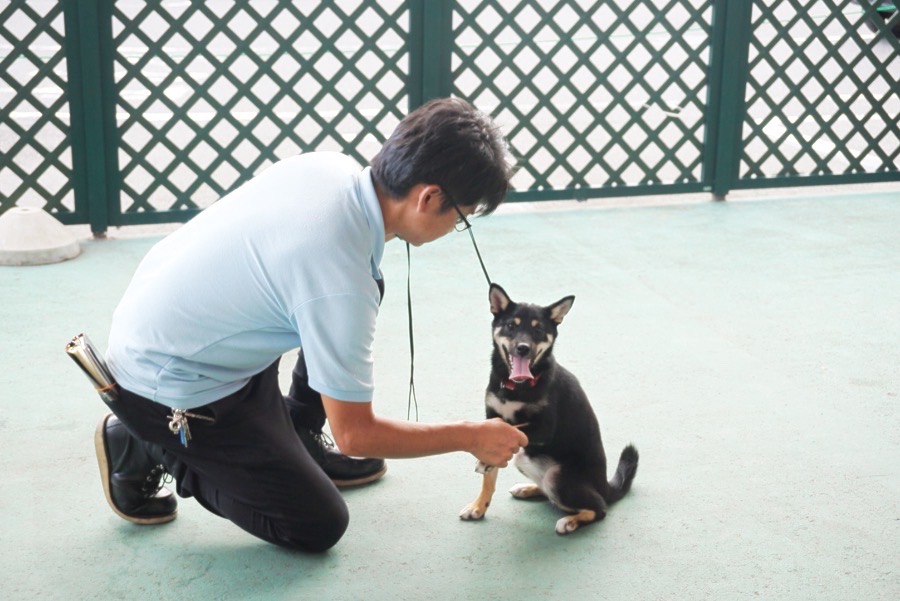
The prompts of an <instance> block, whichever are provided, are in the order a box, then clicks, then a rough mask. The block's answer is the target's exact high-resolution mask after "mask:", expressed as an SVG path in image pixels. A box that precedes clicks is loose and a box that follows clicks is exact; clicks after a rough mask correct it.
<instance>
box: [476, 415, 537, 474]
mask: <svg viewBox="0 0 900 601" xmlns="http://www.w3.org/2000/svg"><path fill="white" fill-rule="evenodd" d="M525 446H528V437H527V436H525V434H524V433H523V432H522V431H521V430H519V429H518V428H516V427H515V426H511V425H509V424H508V423H506V422H505V421H503V420H502V419H500V418H499V417H495V418H493V419H489V420H486V421H484V422H481V423H479V424H478V431H477V435H476V438H475V446H474V448H473V449H472V450H471V452H472V454H473V455H475V457H477V458H478V459H479V461H481V462H482V463H484V464H486V465H491V466H495V467H506V466H507V465H508V464H509V461H510V459H512V458H513V457H514V456H515V454H516V453H518V452H519V449H521V448H522V447H525Z"/></svg>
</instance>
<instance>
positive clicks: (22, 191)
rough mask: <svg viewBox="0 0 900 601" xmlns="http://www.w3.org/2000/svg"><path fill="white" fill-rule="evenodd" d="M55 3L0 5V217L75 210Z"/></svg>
mask: <svg viewBox="0 0 900 601" xmlns="http://www.w3.org/2000/svg"><path fill="white" fill-rule="evenodd" d="M63 30H64V27H63V10H62V5H61V4H60V3H58V2H43V3H41V2H27V3H26V2H16V3H9V2H6V3H0V213H2V212H3V211H4V210H6V209H8V208H11V207H13V206H16V205H19V206H32V207H37V208H46V209H47V210H49V211H51V212H55V213H60V212H66V213H69V214H71V215H73V216H74V215H76V214H77V217H78V218H80V219H85V218H86V217H87V213H86V212H85V211H78V212H76V211H75V197H74V192H73V188H72V185H71V175H72V152H71V143H70V138H69V131H70V120H69V114H70V111H69V104H68V95H67V89H68V84H67V82H68V74H67V65H66V58H65V52H64V49H63V44H64V35H63Z"/></svg>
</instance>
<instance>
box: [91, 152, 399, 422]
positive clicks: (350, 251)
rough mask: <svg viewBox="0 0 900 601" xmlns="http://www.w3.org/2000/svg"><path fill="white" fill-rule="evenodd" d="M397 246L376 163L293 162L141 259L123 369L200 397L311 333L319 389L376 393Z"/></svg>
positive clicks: (154, 387)
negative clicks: (390, 236)
mask: <svg viewBox="0 0 900 601" xmlns="http://www.w3.org/2000/svg"><path fill="white" fill-rule="evenodd" d="M383 252H384V221H383V217H382V214H381V208H380V206H379V204H378V198H377V196H376V195H375V187H374V185H373V183H372V179H371V175H370V170H369V168H368V167H367V168H365V169H362V170H360V168H359V166H358V165H357V164H356V163H355V162H354V161H353V160H352V159H350V158H349V157H346V156H344V155H341V154H338V153H326V152H323V153H310V154H303V155H299V156H295V157H291V158H288V159H284V160H282V161H279V162H278V163H275V164H274V165H272V166H271V167H269V168H268V169H266V170H265V171H263V172H262V173H260V174H259V175H257V176H256V177H255V178H253V179H252V180H250V181H248V182H247V183H245V184H244V185H243V186H241V187H240V188H238V189H237V190H235V191H233V192H231V193H230V194H228V195H227V196H225V197H223V198H222V199H221V200H219V201H218V202H216V203H215V204H213V205H212V206H210V207H209V208H207V209H206V210H204V211H203V212H202V213H201V214H199V215H198V216H197V217H195V218H194V219H192V220H191V221H190V222H188V223H187V224H185V225H184V226H183V227H181V228H180V229H178V230H177V231H176V232H174V233H173V234H171V235H169V236H167V237H166V238H165V239H163V240H162V241H160V242H159V243H158V244H156V245H155V246H154V247H153V248H152V249H151V250H150V252H149V253H148V254H147V256H146V257H145V258H144V259H143V260H142V261H141V264H140V265H139V266H138V268H137V271H136V272H135V274H134V278H133V279H132V281H131V283H130V284H129V286H128V289H127V290H126V291H125V295H124V296H123V298H122V300H121V302H120V304H119V306H118V308H117V309H116V311H115V313H114V315H113V320H112V328H111V332H110V337H109V345H108V350H107V355H106V357H107V361H108V362H109V367H110V370H111V371H112V374H113V376H114V377H115V378H116V381H118V382H119V384H120V385H121V386H122V387H124V388H125V389H127V390H129V391H131V392H134V393H136V394H139V395H141V396H143V397H146V398H148V399H152V400H154V401H157V402H160V403H163V404H165V405H167V406H170V407H174V408H178V409H192V408H195V407H199V406H201V405H205V404H207V403H210V402H212V401H216V400H218V399H221V398H223V397H225V396H227V395H229V394H231V393H233V392H235V391H237V390H239V389H240V388H241V387H242V386H244V384H246V382H247V381H248V379H249V378H250V377H251V376H253V375H255V374H257V373H259V372H261V371H262V370H264V369H265V368H266V367H268V366H269V365H271V364H272V363H273V362H274V361H276V360H278V359H279V357H281V355H282V354H284V353H286V352H288V351H290V350H292V349H296V348H297V347H301V346H302V347H303V352H304V356H305V358H306V364H307V368H308V371H309V382H310V386H311V387H312V388H313V389H314V390H316V391H318V392H320V393H322V394H326V395H328V396H331V397H333V398H336V399H339V400H343V401H371V400H372V394H373V391H374V381H373V361H372V344H373V340H374V336H375V318H376V316H377V314H378V301H379V293H378V287H377V285H376V283H375V280H374V278H375V277H380V271H379V265H380V263H381V257H382V255H383Z"/></svg>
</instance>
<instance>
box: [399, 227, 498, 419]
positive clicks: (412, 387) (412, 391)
mask: <svg viewBox="0 0 900 601" xmlns="http://www.w3.org/2000/svg"><path fill="white" fill-rule="evenodd" d="M467 231H468V232H469V238H471V239H472V246H474V247H475V254H476V255H477V256H478V263H479V264H480V265H481V271H482V272H484V279H486V280H487V283H488V287H490V285H491V276H489V275H488V272H487V268H486V267H485V266H484V260H483V259H482V258H481V252H480V251H479V250H478V244H477V243H476V242H475V234H473V233H472V228H471V227H469V228H467ZM411 276H412V259H411V258H410V252H409V242H407V243H406V306H407V309H408V311H407V313H408V315H409V395H408V396H407V399H406V419H409V415H410V412H411V410H412V407H413V406H415V408H416V421H419V402H418V400H416V383H415V377H414V376H415V357H416V345H415V342H414V340H413V316H412V286H411V285H410V282H411V279H412V277H411Z"/></svg>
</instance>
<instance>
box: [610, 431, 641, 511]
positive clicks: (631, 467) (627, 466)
mask: <svg viewBox="0 0 900 601" xmlns="http://www.w3.org/2000/svg"><path fill="white" fill-rule="evenodd" d="M637 468H638V452H637V449H636V448H634V445H628V446H627V447H625V448H624V449H622V455H621V456H620V457H619V465H618V467H616V474H615V475H614V476H613V477H612V480H610V481H609V493H610V494H609V497H610V498H608V499H607V500H606V501H607V502H608V503H615V502H616V501H618V500H619V499H621V498H622V497H624V496H625V495H626V494H627V493H628V491H629V490H631V481H632V480H634V477H635V475H637Z"/></svg>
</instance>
